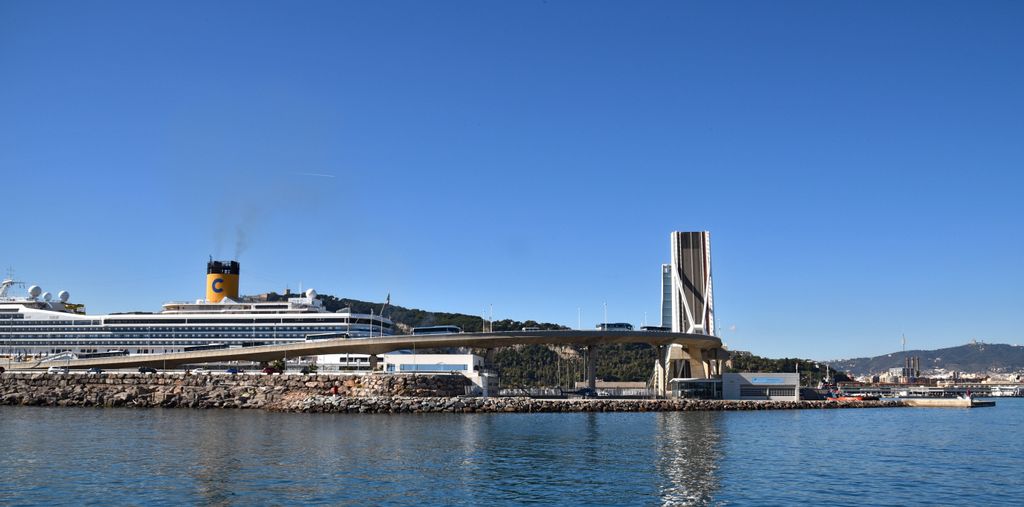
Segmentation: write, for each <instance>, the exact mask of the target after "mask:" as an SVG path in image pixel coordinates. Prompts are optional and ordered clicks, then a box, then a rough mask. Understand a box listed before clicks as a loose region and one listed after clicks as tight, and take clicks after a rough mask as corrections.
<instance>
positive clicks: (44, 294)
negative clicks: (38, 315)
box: [43, 292, 53, 301]
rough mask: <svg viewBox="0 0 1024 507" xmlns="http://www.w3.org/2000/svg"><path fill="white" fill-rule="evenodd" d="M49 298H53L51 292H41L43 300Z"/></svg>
mask: <svg viewBox="0 0 1024 507" xmlns="http://www.w3.org/2000/svg"><path fill="white" fill-rule="evenodd" d="M51 299H53V294H50V293H49V292H44V293H43V301H49V300H51Z"/></svg>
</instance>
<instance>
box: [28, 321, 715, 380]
mask: <svg viewBox="0 0 1024 507" xmlns="http://www.w3.org/2000/svg"><path fill="white" fill-rule="evenodd" d="M619 343H645V344H648V345H651V346H652V347H655V348H656V349H657V350H658V357H659V360H658V364H656V365H655V375H654V378H653V380H654V382H655V384H657V385H659V386H660V387H661V388H662V389H664V384H666V383H667V381H668V380H669V379H671V378H673V377H678V376H688V377H696V378H706V377H708V376H711V375H716V374H719V373H720V372H721V367H722V362H723V361H724V360H725V359H727V358H728V354H727V353H726V352H725V350H723V349H722V340H721V339H719V338H717V337H714V336H708V335H701V334H689V333H669V332H661V331H600V330H597V331H571V330H570V331H506V332H497V333H459V334H442V335H398V336H383V337H379V338H333V339H325V340H315V341H305V342H296V343H287V344H278V345H263V346H256V347H241V348H224V349H212V350H195V351H188V352H176V353H172V354H140V355H132V356H115V357H98V358H90V359H72V360H68V361H53V362H50V361H47V362H26V363H20V364H18V363H14V364H11V369H12V370H33V369H34V370H40V369H46V368H47V367H50V366H66V367H68V368H71V369H87V368H93V367H97V368H104V369H119V368H137V367H141V366H148V367H152V368H173V367H177V366H181V365H186V364H202V363H212V362H225V361H257V362H264V361H274V360H277V359H283V358H288V357H302V356H316V355H321V354H371V355H375V354H382V353H386V352H392V351H395V350H403V349H415V350H417V351H419V350H426V349H437V348H454V347H470V348H478V349H493V348H496V347H509V346H513V345H580V346H585V347H590V350H591V352H592V353H589V354H587V355H588V361H587V376H588V381H590V383H591V384H592V383H593V379H594V372H595V367H596V366H595V364H596V357H595V356H596V351H595V349H594V347H595V346H599V345H606V344H619Z"/></svg>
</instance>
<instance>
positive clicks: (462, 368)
mask: <svg viewBox="0 0 1024 507" xmlns="http://www.w3.org/2000/svg"><path fill="white" fill-rule="evenodd" d="M384 373H423V374H431V375H436V374H439V373H461V374H462V375H465V376H466V378H468V379H469V380H470V381H471V382H473V385H474V386H475V389H474V391H476V392H477V393H478V394H481V395H483V396H488V395H489V394H490V393H491V392H492V391H496V390H497V387H498V376H497V374H495V373H492V372H488V371H485V370H484V358H482V357H480V356H477V355H473V354H412V353H392V354H384Z"/></svg>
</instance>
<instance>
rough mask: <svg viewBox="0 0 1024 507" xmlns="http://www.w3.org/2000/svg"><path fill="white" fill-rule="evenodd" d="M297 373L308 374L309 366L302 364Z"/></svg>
mask: <svg viewBox="0 0 1024 507" xmlns="http://www.w3.org/2000/svg"><path fill="white" fill-rule="evenodd" d="M299 373H301V374H303V375H309V374H310V369H309V366H303V367H302V369H301V370H299Z"/></svg>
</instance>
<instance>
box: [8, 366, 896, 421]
mask: <svg viewBox="0 0 1024 507" xmlns="http://www.w3.org/2000/svg"><path fill="white" fill-rule="evenodd" d="M468 384H469V381H468V380H467V379H466V378H465V377H463V376H462V375H407V374H369V375H317V374H312V375H290V374H286V375H208V374H207V375H184V374H167V373H159V374H134V373H107V374H78V373H72V374H50V373H41V372H37V373H20V372H19V373H11V372H7V373H4V374H0V405H5V406H19V405H21V406H51V407H131V408H194V409H255V410H267V411H273V412H297V413H374V414H405V413H559V412H566V413H570V412H686V411H741V410H742V411H747V410H805V409H816V410H821V409H837V408H894V407H905V406H907V405H906V404H905V403H902V402H899V401H812V400H803V401H731V400H697V399H616V398H589V399H580V398H574V399H539V398H527V397H500V398H499V397H488V398H483V397H476V396H466V395H465V390H466V386H468Z"/></svg>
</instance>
